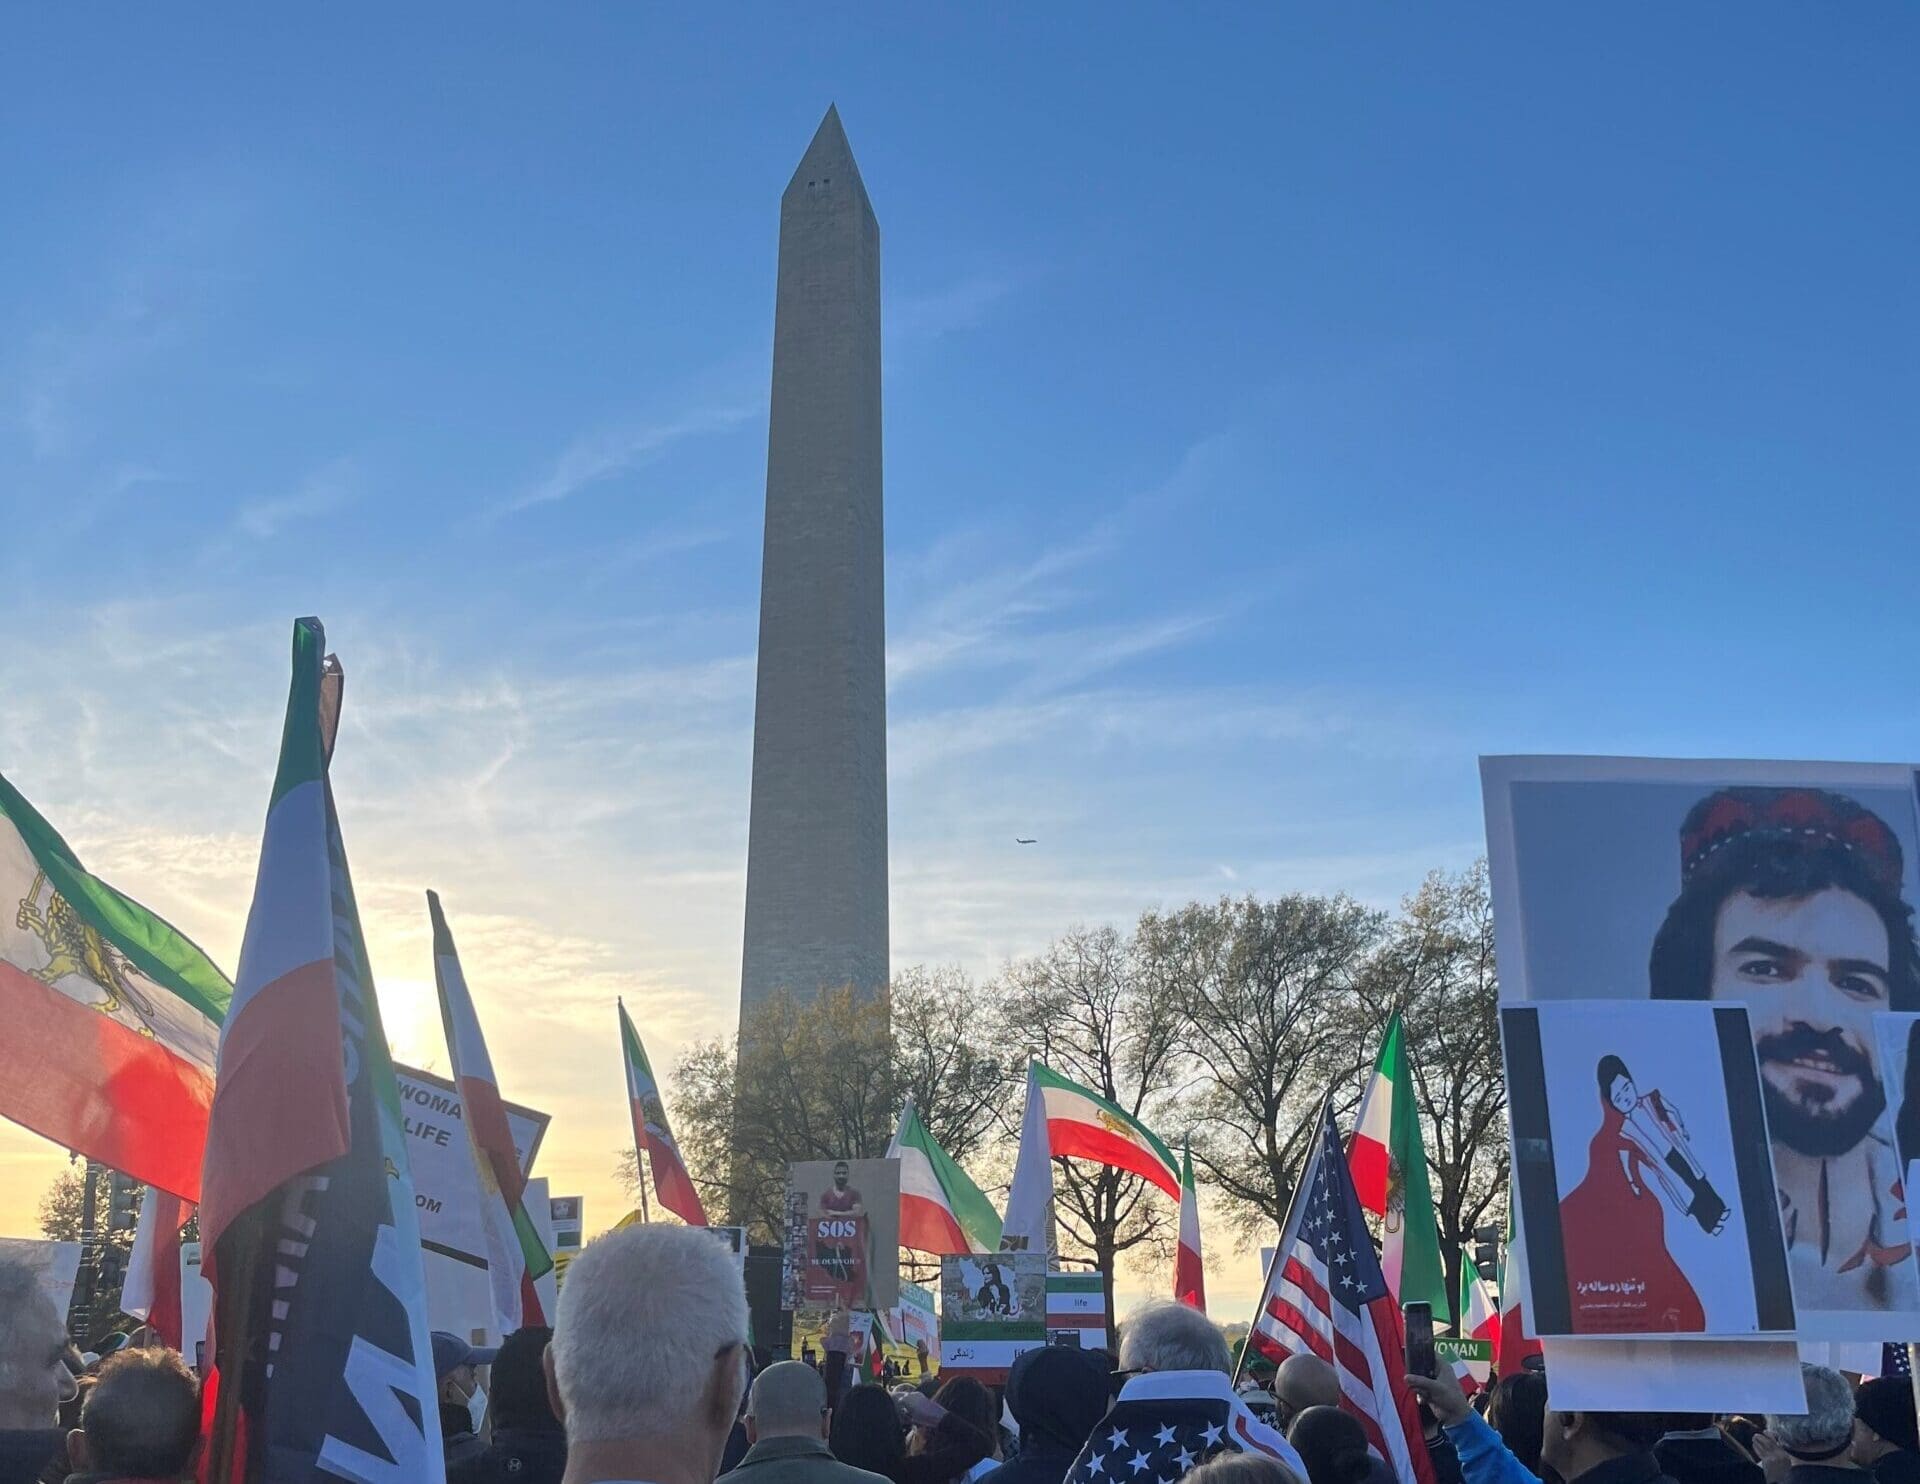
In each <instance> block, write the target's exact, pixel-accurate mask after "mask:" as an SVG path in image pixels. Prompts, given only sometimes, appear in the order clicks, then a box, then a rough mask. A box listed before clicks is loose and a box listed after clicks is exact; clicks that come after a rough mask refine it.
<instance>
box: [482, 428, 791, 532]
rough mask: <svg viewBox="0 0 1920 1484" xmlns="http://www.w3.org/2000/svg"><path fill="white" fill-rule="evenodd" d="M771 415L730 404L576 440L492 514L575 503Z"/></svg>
mask: <svg viewBox="0 0 1920 1484" xmlns="http://www.w3.org/2000/svg"><path fill="white" fill-rule="evenodd" d="M765 411H766V403H765V402H764V401H761V402H755V401H751V400H737V401H725V402H718V403H715V404H713V405H710V406H706V407H697V408H694V409H692V410H690V411H687V412H684V413H681V414H680V415H679V416H677V417H672V418H667V419H665V420H663V421H659V422H646V423H637V424H629V425H626V426H622V427H616V428H607V429H602V430H601V431H599V432H595V433H590V434H587V435H585V436H583V437H580V438H576V439H575V440H574V441H573V442H572V443H570V444H568V445H567V447H566V448H565V449H563V450H562V451H561V453H560V456H559V458H557V459H555V460H554V463H553V467H552V469H550V470H549V471H548V472H547V474H546V476H545V477H544V478H543V479H541V480H539V481H538V482H537V483H535V484H533V485H530V486H529V487H528V488H526V489H524V490H522V491H521V492H520V493H519V494H517V495H515V496H513V497H512V498H511V499H508V500H504V501H502V502H501V503H500V504H498V505H496V506H494V508H493V510H492V511H491V512H490V514H491V516H492V517H493V518H495V519H498V518H500V517H502V516H507V515H514V514H517V513H518V512H520V511H522V510H531V509H533V508H534V507H535V506H538V505H551V504H553V503H554V502H556V501H559V500H567V499H571V498H572V497H573V496H575V495H577V494H579V493H580V492H581V491H582V490H584V489H590V488H591V487H593V486H594V485H596V484H600V483H601V482H603V481H605V480H608V479H613V478H616V477H617V476H619V475H621V474H625V473H627V472H629V471H630V470H633V469H637V468H639V467H641V466H642V465H643V464H647V463H649V462H651V461H652V460H654V459H656V458H658V457H659V456H660V455H661V454H662V453H664V452H665V451H666V450H667V449H669V448H671V447H673V446H674V445H675V444H676V443H681V442H684V441H685V440H687V439H689V438H700V437H705V436H708V435H710V434H714V433H726V432H730V431H732V430H733V429H734V428H737V427H739V426H740V425H741V424H742V423H745V422H747V421H749V420H750V419H752V418H754V417H757V416H764V414H765Z"/></svg>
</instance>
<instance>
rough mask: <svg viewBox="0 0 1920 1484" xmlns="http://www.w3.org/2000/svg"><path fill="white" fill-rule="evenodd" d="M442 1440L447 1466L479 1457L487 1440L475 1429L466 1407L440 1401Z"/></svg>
mask: <svg viewBox="0 0 1920 1484" xmlns="http://www.w3.org/2000/svg"><path fill="white" fill-rule="evenodd" d="M440 1441H441V1443H442V1444H443V1445H444V1448H445V1452H446V1457H447V1467H448V1468H452V1467H453V1466H454V1465H455V1464H456V1463H465V1462H466V1461H467V1460H468V1459H469V1458H477V1457H478V1456H479V1455H480V1452H481V1450H482V1449H484V1448H485V1447H486V1446H487V1445H486V1442H485V1441H484V1440H483V1439H482V1438H481V1437H480V1436H479V1434H477V1433H476V1432H474V1430H473V1418H472V1417H471V1416H469V1415H468V1413H467V1409H466V1408H465V1407H455V1406H451V1405H449V1404H448V1403H446V1402H442V1403H440Z"/></svg>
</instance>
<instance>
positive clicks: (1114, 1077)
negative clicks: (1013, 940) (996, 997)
mask: <svg viewBox="0 0 1920 1484" xmlns="http://www.w3.org/2000/svg"><path fill="white" fill-rule="evenodd" d="M999 1008H1000V1016H1001V1027H1002V1029H1001V1042H1002V1044H1004V1045H1007V1046H1019V1047H1024V1048H1026V1049H1027V1050H1028V1051H1029V1052H1030V1053H1031V1054H1032V1055H1034V1056H1037V1057H1039V1058H1040V1060H1042V1061H1043V1062H1045V1063H1046V1064H1047V1065H1048V1066H1049V1067H1051V1068H1053V1070H1055V1071H1056V1072H1059V1073H1061V1074H1062V1075H1063V1076H1066V1077H1070V1078H1072V1079H1073V1080H1074V1081H1075V1082H1079V1083H1081V1084H1083V1085H1084V1086H1087V1087H1090V1088H1091V1089H1093V1091H1095V1092H1097V1093H1099V1094H1100V1096H1102V1097H1104V1098H1106V1099H1107V1100H1108V1101H1109V1102H1112V1103H1115V1104H1117V1105H1118V1106H1120V1107H1121V1108H1124V1109H1125V1110H1126V1111H1127V1112H1129V1113H1131V1114H1133V1115H1134V1116H1135V1117H1142V1115H1144V1114H1145V1112H1146V1111H1147V1109H1148V1108H1149V1106H1150V1105H1157V1104H1158V1103H1160V1102H1161V1100H1163V1099H1164V1098H1165V1097H1166V1095H1167V1094H1168V1093H1170V1092H1171V1090H1172V1088H1173V1079H1174V1072H1175V1066H1176V1061H1177V1056H1176V1048H1175V1041H1174V1015H1173V1012H1172V1009H1171V1007H1170V1005H1169V1004H1168V1003H1167V1002H1166V1000H1165V997H1164V996H1162V995H1161V994H1160V993H1159V989H1158V986H1157V984H1156V983H1155V981H1154V979H1153V977H1152V976H1151V975H1148V974H1145V973H1143V972H1141V965H1140V961H1139V959H1138V957H1137V955H1136V954H1135V952H1134V946H1133V944H1132V942H1131V941H1130V939H1128V938H1127V937H1124V936H1122V935H1121V934H1120V933H1119V932H1118V931H1116V930H1115V929H1113V928H1111V927H1101V928H1093V929H1087V928H1075V929H1074V930H1072V931H1071V932H1069V933H1067V934H1066V936H1064V937H1062V938H1060V939H1058V940H1057V941H1055V942H1054V943H1053V944H1052V945H1050V946H1049V947H1048V948H1047V949H1046V950H1045V951H1043V952H1041V953H1039V954H1037V955H1035V956H1034V957H1033V958H1030V959H1024V960H1021V961H1020V962H1018V963H1015V964H1013V965H1011V966H1009V968H1008V970H1007V972H1006V975H1005V977H1004V986H1003V990H1002V994H1001V1003H1000V1007H999ZM1054 1216H1055V1219H1056V1221H1057V1222H1058V1223H1059V1225H1060V1228H1061V1231H1062V1234H1063V1235H1064V1236H1065V1237H1066V1238H1067V1239H1068V1240H1069V1241H1070V1242H1071V1243H1073V1244H1074V1245H1076V1246H1078V1247H1079V1248H1080V1249H1081V1250H1082V1251H1084V1252H1086V1253H1088V1254H1090V1255H1091V1256H1092V1258H1093V1260H1094V1263H1095V1264H1096V1265H1097V1266H1098V1267H1099V1269H1100V1271H1101V1273H1102V1274H1103V1275H1104V1277H1105V1280H1106V1283H1105V1287H1106V1300H1107V1312H1108V1314H1112V1313H1113V1275H1114V1265H1115V1263H1116V1261H1117V1260H1118V1259H1119V1258H1120V1257H1122V1256H1123V1255H1125V1254H1128V1253H1133V1252H1142V1253H1144V1254H1145V1255H1148V1256H1155V1257H1159V1258H1161V1259H1163V1260H1164V1259H1166V1258H1167V1256H1168V1254H1169V1251H1170V1242H1171V1235H1170V1234H1171V1233H1172V1232H1173V1230H1174V1226H1175V1222H1176V1218H1177V1212H1176V1210H1175V1208H1174V1206H1173V1204H1172V1202H1170V1201H1169V1200H1168V1199H1167V1197H1166V1196H1165V1195H1163V1194H1162V1193H1161V1192H1160V1191H1158V1190H1156V1189H1154V1188H1153V1187H1152V1186H1151V1185H1149V1184H1148V1183H1147V1182H1146V1181H1145V1180H1143V1179H1141V1178H1140V1177H1139V1176H1138V1175H1131V1174H1128V1173H1127V1172H1125V1171H1124V1170H1116V1169H1113V1168H1112V1167H1110V1166H1107V1165H1101V1164H1093V1163H1089V1162H1082V1161H1076V1160H1069V1159H1056V1160H1055V1161H1054Z"/></svg>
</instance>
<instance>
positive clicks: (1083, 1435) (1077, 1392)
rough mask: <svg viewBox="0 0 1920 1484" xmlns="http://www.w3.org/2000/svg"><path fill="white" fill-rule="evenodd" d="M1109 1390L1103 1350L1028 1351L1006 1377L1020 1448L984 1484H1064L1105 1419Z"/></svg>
mask: <svg viewBox="0 0 1920 1484" xmlns="http://www.w3.org/2000/svg"><path fill="white" fill-rule="evenodd" d="M1107 1389H1108V1373H1107V1356H1106V1352H1104V1351H1100V1350H1069V1349H1066V1348H1064V1347H1061V1346H1057V1345H1049V1346H1047V1347H1046V1348H1045V1349H1040V1350H1029V1351H1027V1353H1026V1354H1024V1355H1022V1356H1021V1357H1020V1358H1019V1359H1018V1360H1016V1361H1014V1363H1013V1368H1012V1369H1011V1370H1010V1371H1008V1372H1007V1392H1006V1396H1007V1410H1008V1411H1009V1412H1011V1413H1012V1414H1013V1420H1014V1421H1015V1422H1016V1423H1017V1424H1018V1425H1019V1428H1020V1447H1019V1449H1018V1451H1016V1452H1015V1453H1014V1455H1013V1457H1011V1458H1009V1459H1008V1460H1007V1461H1006V1462H1005V1463H1003V1464H1001V1465H1000V1467H999V1468H997V1469H994V1470H993V1471H992V1472H991V1473H989V1474H987V1475H985V1476H984V1477H983V1478H982V1479H981V1480H980V1484H1062V1481H1063V1480H1064V1479H1065V1478H1066V1477H1067V1473H1068V1471H1069V1470H1070V1469H1072V1467H1073V1461H1074V1460H1075V1459H1076V1458H1078V1457H1079V1456H1080V1450H1081V1449H1082V1448H1083V1447H1085V1446H1086V1441H1087V1439H1088V1437H1090V1436H1091V1435H1092V1433H1093V1430H1094V1428H1095V1427H1096V1426H1098V1425H1099V1422H1100V1419H1101V1418H1102V1417H1104V1416H1106V1413H1107V1401H1108V1396H1107Z"/></svg>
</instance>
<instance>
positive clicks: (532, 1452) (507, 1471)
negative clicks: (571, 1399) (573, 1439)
mask: <svg viewBox="0 0 1920 1484" xmlns="http://www.w3.org/2000/svg"><path fill="white" fill-rule="evenodd" d="M566 1471H567V1435H566V1433H565V1432H564V1431H563V1430H561V1429H559V1428H553V1427H542V1428H532V1427H496V1428H495V1429H494V1430H493V1441H492V1442H491V1443H489V1444H488V1445H487V1446H486V1447H485V1448H483V1449H482V1450H481V1451H480V1452H478V1453H476V1454H474V1456H473V1457H471V1458H468V1459H463V1460H462V1461H461V1462H459V1463H455V1464H449V1465H448V1466H447V1484H560V1476H561V1475H562V1474H564V1473H566Z"/></svg>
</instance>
